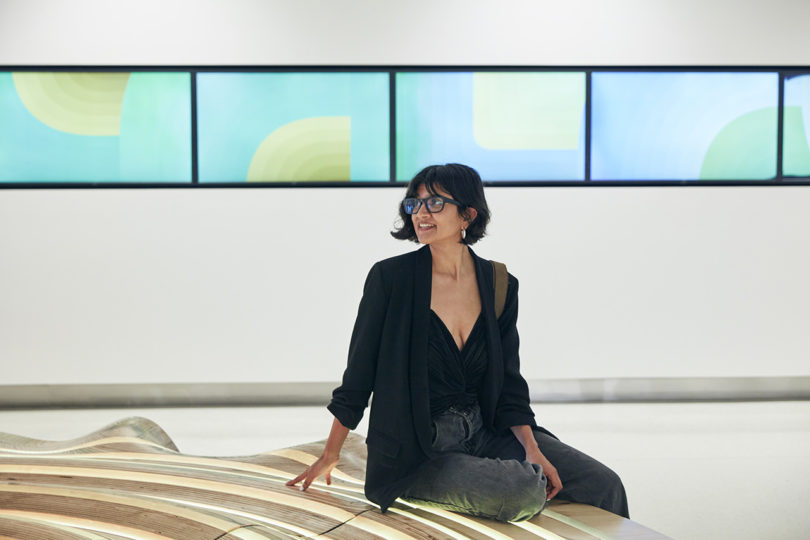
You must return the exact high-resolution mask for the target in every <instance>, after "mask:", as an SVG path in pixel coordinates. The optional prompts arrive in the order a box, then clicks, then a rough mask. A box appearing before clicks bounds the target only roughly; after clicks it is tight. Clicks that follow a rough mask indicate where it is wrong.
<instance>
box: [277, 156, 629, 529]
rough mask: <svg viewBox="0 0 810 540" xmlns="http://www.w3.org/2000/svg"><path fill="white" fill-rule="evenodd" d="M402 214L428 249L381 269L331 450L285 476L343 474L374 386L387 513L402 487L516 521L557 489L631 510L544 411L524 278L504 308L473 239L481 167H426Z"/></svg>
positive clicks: (362, 321)
mask: <svg viewBox="0 0 810 540" xmlns="http://www.w3.org/2000/svg"><path fill="white" fill-rule="evenodd" d="M400 217H401V218H402V226H401V227H400V228H399V229H397V230H395V231H394V232H392V233H391V234H392V235H393V236H394V237H395V238H398V239H404V240H413V241H417V242H419V243H421V244H424V246H423V247H422V248H421V249H419V250H417V251H414V252H411V253H408V254H405V255H400V256H398V257H393V258H390V259H386V260H383V261H380V262H378V263H376V264H375V265H374V266H373V267H372V268H371V270H370V271H369V274H368V277H367V279H366V284H365V287H364V290H363V298H362V300H361V301H360V307H359V310H358V314H357V320H356V322H355V326H354V331H353V332H352V338H351V343H350V346H349V358H348V365H347V367H346V371H345V372H344V374H343V382H342V384H341V385H340V386H339V387H338V388H337V389H335V391H334V392H333V394H332V401H331V403H330V404H329V406H328V407H327V408H328V409H329V411H330V412H332V414H333V415H334V416H335V419H334V421H333V423H332V429H331V432H330V433H329V438H328V440H327V443H326V446H325V448H324V451H323V454H322V455H321V457H320V458H319V459H318V460H317V461H316V462H315V463H313V464H312V465H311V466H310V467H309V468H308V469H307V470H306V471H304V472H303V473H301V474H300V475H299V476H297V477H296V478H294V479H293V480H291V481H289V482H288V483H287V485H289V486H295V485H296V484H298V483H299V482H302V484H301V488H300V489H302V490H305V489H307V488H308V487H309V486H310V484H311V483H312V482H313V481H314V480H315V479H316V478H318V477H320V476H325V478H326V482H327V483H331V478H330V472H331V471H332V469H333V468H334V467H335V465H336V464H337V462H338V457H339V454H340V449H341V447H342V445H343V442H344V441H345V439H346V436H347V434H348V432H349V430H350V429H354V428H355V427H356V426H357V424H358V423H359V422H360V419H361V418H362V416H363V411H364V409H365V407H366V406H367V405H368V399H369V396H370V395H371V394H372V392H373V394H374V397H373V401H372V404H371V413H370V414H371V417H370V419H369V428H368V437H367V439H366V443H367V445H368V461H367V468H366V482H365V493H366V497H368V499H369V500H371V501H373V502H375V503H377V504H378V505H380V508H381V510H382V511H383V512H385V511H386V509H387V508H388V507H389V506H390V505H391V504H392V503H393V502H394V500H395V499H396V498H397V497H402V498H404V499H406V500H412V501H417V502H420V503H424V504H430V505H434V506H439V507H442V508H447V509H450V510H454V511H459V512H463V513H467V514H472V515H476V516H484V517H489V518H493V519H497V520H500V521H516V520H521V519H528V518H530V517H532V516H533V515H534V514H536V513H537V512H539V511H541V510H542V509H543V508H544V507H545V504H546V502H547V500H550V499H552V498H554V497H555V496H559V497H560V498H561V499H566V500H571V501H576V502H582V503H586V504H591V505H594V506H599V507H602V508H605V509H606V510H609V511H611V512H614V513H618V514H620V515H623V516H625V517H627V515H628V512H627V500H626V497H625V493H624V487H623V486H622V483H621V481H620V480H619V478H618V476H616V474H615V473H614V472H613V471H611V470H610V469H608V468H607V467H605V466H604V465H602V464H601V463H599V462H597V461H596V460H594V459H592V458H590V457H588V456H586V455H585V454H582V453H581V452H579V451H577V450H575V449H573V448H571V447H569V446H567V445H565V444H563V443H561V442H560V441H559V440H557V438H556V437H555V436H554V435H552V434H551V433H550V432H548V431H546V430H545V429H543V428H541V427H538V426H537V424H536V423H535V421H534V413H533V412H532V410H531V408H530V406H529V391H528V386H527V384H526V381H525V380H524V379H523V377H522V376H521V375H520V372H519V357H518V333H517V328H516V322H517V310H518V297H517V293H518V281H517V279H515V277H514V276H512V275H509V277H508V287H507V293H506V301H505V305H504V307H503V312H502V314H501V315H500V316H499V317H496V314H495V305H494V296H495V295H494V287H495V284H494V276H493V273H494V272H493V266H492V264H491V263H490V261H487V260H484V259H481V258H480V257H478V256H477V255H476V254H475V253H474V252H473V251H472V250H471V249H470V248H469V247H468V245H471V244H474V243H475V242H476V241H478V240H479V239H480V238H481V237H483V236H484V234H485V232H486V227H487V223H488V222H489V208H488V207H487V203H486V199H485V198H484V190H483V184H482V183H481V178H480V177H479V176H478V173H476V172H475V171H474V170H473V169H471V168H470V167H467V166H464V165H459V164H448V165H434V166H430V167H427V168H425V169H423V170H422V171H421V172H419V173H418V174H417V175H416V176H415V177H414V179H413V180H412V181H411V183H410V184H409V185H408V188H407V191H406V194H405V199H404V201H403V203H402V205H401V207H400Z"/></svg>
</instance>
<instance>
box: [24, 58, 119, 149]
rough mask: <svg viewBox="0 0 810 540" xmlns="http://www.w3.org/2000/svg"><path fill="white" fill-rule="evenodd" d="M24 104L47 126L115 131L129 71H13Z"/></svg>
mask: <svg viewBox="0 0 810 540" xmlns="http://www.w3.org/2000/svg"><path fill="white" fill-rule="evenodd" d="M12 78H13V80H14V86H15V88H16V89H17V94H18V95H19V96H20V99H21V100H22V102H23V105H25V108H26V109H28V111H29V112H30V113H31V114H32V115H33V116H34V117H35V118H36V119H37V120H39V121H40V122H42V123H43V124H45V125H46V126H48V127H51V128H53V129H56V130H58V131H64V132H66V133H72V134H74V135H118V134H120V132H121V105H122V103H123V101H124V92H125V91H126V87H127V82H129V73H71V72H57V73H44V72H14V73H12Z"/></svg>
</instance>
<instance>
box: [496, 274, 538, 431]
mask: <svg viewBox="0 0 810 540" xmlns="http://www.w3.org/2000/svg"><path fill="white" fill-rule="evenodd" d="M508 293H509V294H508V295H507V298H506V306H505V308H504V311H503V314H501V317H500V318H499V319H498V326H499V327H500V331H501V348H502V351H503V368H504V379H503V388H502V390H501V395H500V398H499V399H498V405H497V409H496V411H495V428H496V429H499V430H500V429H507V428H510V427H512V426H522V425H529V426H532V427H534V426H536V424H535V421H534V412H533V411H532V409H531V406H530V399H529V385H528V384H527V383H526V379H524V378H523V376H522V375H521V374H520V355H519V353H518V348H519V347H520V337H519V336H518V331H517V316H518V280H517V278H515V277H514V276H512V275H510V276H509V290H508Z"/></svg>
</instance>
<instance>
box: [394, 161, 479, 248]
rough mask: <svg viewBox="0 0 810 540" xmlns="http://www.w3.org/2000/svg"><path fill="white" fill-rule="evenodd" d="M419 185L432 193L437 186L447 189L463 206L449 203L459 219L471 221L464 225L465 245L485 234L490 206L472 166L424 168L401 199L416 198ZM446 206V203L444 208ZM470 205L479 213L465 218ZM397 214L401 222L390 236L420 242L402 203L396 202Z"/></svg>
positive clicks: (452, 164)
mask: <svg viewBox="0 0 810 540" xmlns="http://www.w3.org/2000/svg"><path fill="white" fill-rule="evenodd" d="M419 186H425V189H426V190H427V191H428V193H430V194H432V195H438V192H437V189H441V190H442V191H445V192H447V194H448V195H450V198H452V199H454V200H456V201H458V202H460V203H461V204H462V206H456V205H452V206H453V207H454V208H456V209H457V211H458V213H459V215H460V216H461V217H462V218H464V219H467V221H469V223H470V224H469V226H468V227H467V234H466V237H465V238H464V239H463V240H462V242H463V243H464V244H468V245H472V244H474V243H476V242H478V241H479V240H480V239H481V238H483V237H484V235H485V234H486V230H487V224H488V223H489V215H490V214H489V206H488V205H487V199H486V197H484V184H483V182H482V181H481V176H479V174H478V173H477V172H476V170H475V169H473V168H472V167H468V166H467V165H462V164H460V163H448V164H446V165H430V166H428V167H425V168H424V169H422V170H421V171H419V172H418V173H416V176H414V177H413V180H411V182H410V184H408V188H407V189H406V190H405V197H403V198H404V199H407V198H409V197H418V195H417V192H418V191H419ZM447 208H448V206H447V205H446V206H445V209H447ZM469 208H475V210H476V212H477V213H478V214H477V215H476V216H475V219H473V220H469V219H468V217H469V212H468V209H469ZM399 217H400V219H401V221H402V225H401V226H399V227H397V228H395V229H394V230H393V231H391V236H393V237H394V238H396V239H398V240H411V241H413V242H419V239H418V238H417V237H416V231H415V230H414V228H413V221H411V216H410V215H408V214H406V213H405V209H404V208H403V207H402V204H400V205H399Z"/></svg>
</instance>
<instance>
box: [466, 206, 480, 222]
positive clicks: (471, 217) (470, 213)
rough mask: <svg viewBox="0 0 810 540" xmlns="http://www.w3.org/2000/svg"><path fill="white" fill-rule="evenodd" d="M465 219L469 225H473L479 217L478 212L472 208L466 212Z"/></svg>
mask: <svg viewBox="0 0 810 540" xmlns="http://www.w3.org/2000/svg"><path fill="white" fill-rule="evenodd" d="M463 217H464V219H465V220H466V221H467V223H472V222H473V221H475V218H477V217H478V210H476V209H475V208H473V207H472V206H470V207H468V208H466V209H465V210H464V216H463Z"/></svg>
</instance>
